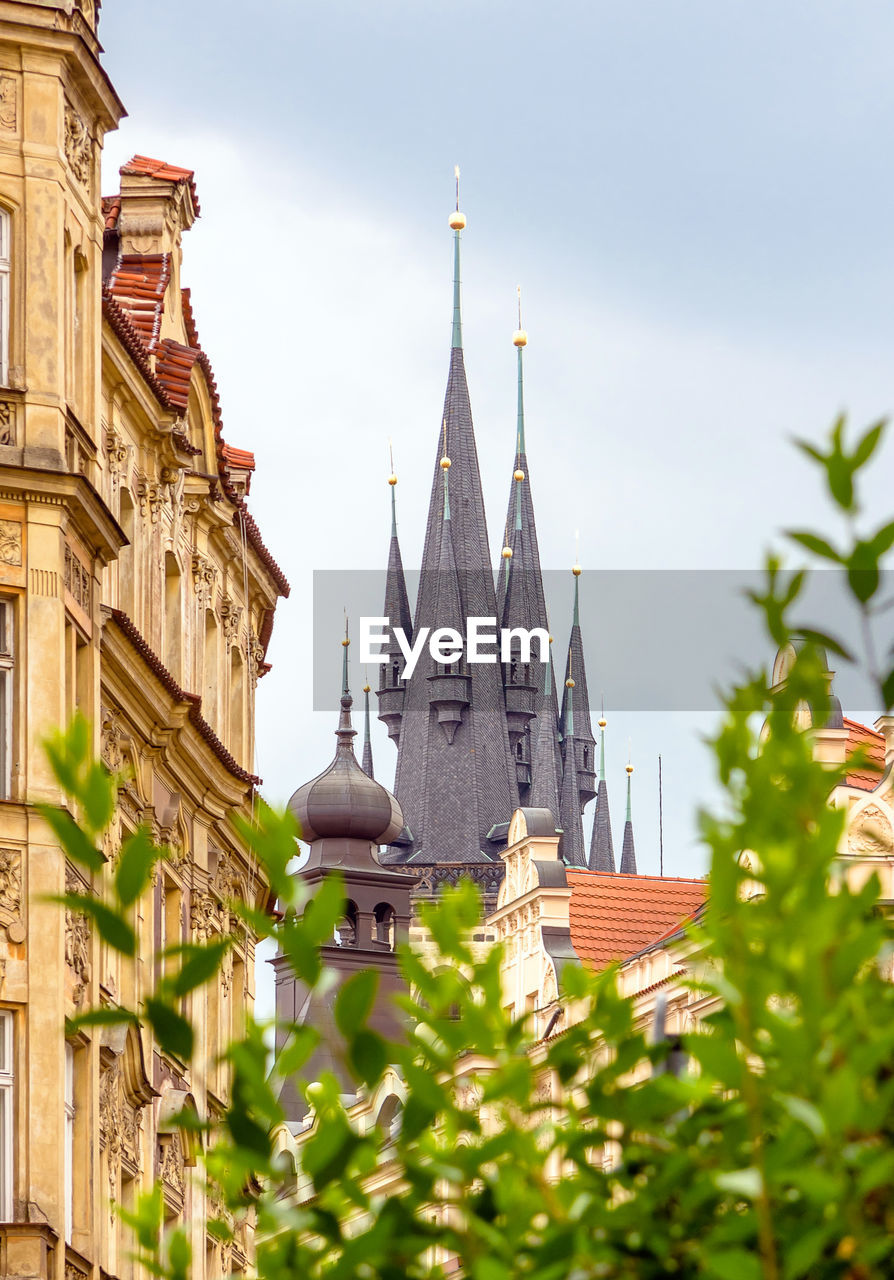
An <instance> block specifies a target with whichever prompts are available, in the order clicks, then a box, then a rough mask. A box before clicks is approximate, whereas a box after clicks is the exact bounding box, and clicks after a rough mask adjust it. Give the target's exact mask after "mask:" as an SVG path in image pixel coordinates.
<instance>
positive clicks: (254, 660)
mask: <svg viewBox="0 0 894 1280" xmlns="http://www.w3.org/2000/svg"><path fill="white" fill-rule="evenodd" d="M248 661H249V670H250V671H251V682H252V684H253V685H255V684H257V683H258V678H259V676H260V674H261V667H262V666H263V663H264V646H263V645H262V644H261V642H260V640H259V639H258V637H257V635H256V634H255V632H254V631H252V633H251V649H250V652H249V655H248Z"/></svg>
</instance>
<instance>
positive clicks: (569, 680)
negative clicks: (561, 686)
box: [565, 676, 574, 689]
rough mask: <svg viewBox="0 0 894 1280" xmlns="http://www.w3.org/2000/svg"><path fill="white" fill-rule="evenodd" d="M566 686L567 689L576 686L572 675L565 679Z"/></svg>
mask: <svg viewBox="0 0 894 1280" xmlns="http://www.w3.org/2000/svg"><path fill="white" fill-rule="evenodd" d="M565 688H566V689H573V688H574V681H573V680H572V679H571V676H569V677H568V679H567V680H566V681H565Z"/></svg>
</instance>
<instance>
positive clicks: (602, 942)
mask: <svg viewBox="0 0 894 1280" xmlns="http://www.w3.org/2000/svg"><path fill="white" fill-rule="evenodd" d="M566 874H567V876H568V884H569V885H570V886H571V891H572V892H571V907H570V915H571V941H572V943H573V945H574V949H575V951H576V952H577V954H578V955H579V956H580V958H581V960H584V961H586V962H588V963H589V964H592V965H595V966H597V967H599V968H601V967H602V966H604V965H607V964H609V963H610V962H611V961H612V960H625V959H626V958H627V957H628V956H632V955H636V953H637V952H638V951H642V950H643V948H644V947H648V946H649V945H650V944H651V943H653V942H656V941H658V939H660V938H664V937H667V936H669V935H670V934H671V933H674V932H676V930H677V929H678V928H679V926H680V925H681V924H682V922H683V921H684V920H687V919H688V918H689V917H690V916H691V915H693V913H694V912H695V911H697V910H698V908H699V907H701V906H702V904H703V903H704V901H705V898H706V896H707V890H708V885H707V881H705V880H682V879H677V878H676V877H672V876H639V875H636V876H632V875H619V874H613V873H611V872H605V871H578V870H572V869H571V868H569V869H568V871H567V872H566Z"/></svg>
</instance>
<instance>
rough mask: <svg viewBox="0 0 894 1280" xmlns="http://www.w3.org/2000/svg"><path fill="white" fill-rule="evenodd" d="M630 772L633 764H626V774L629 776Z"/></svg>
mask: <svg viewBox="0 0 894 1280" xmlns="http://www.w3.org/2000/svg"><path fill="white" fill-rule="evenodd" d="M631 773H633V765H632V764H629V765H627V776H628V777H630V775H631Z"/></svg>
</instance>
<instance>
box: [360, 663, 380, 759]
mask: <svg viewBox="0 0 894 1280" xmlns="http://www.w3.org/2000/svg"><path fill="white" fill-rule="evenodd" d="M369 693H370V689H369V685H368V684H365V685H364V686H363V760H362V761H361V764H360V767H361V768H362V770H363V772H364V773H365V774H366V776H367V777H368V778H372V780H373V781H375V776H376V775H375V774H374V773H373V753H372V742H371V741H370V736H369Z"/></svg>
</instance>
